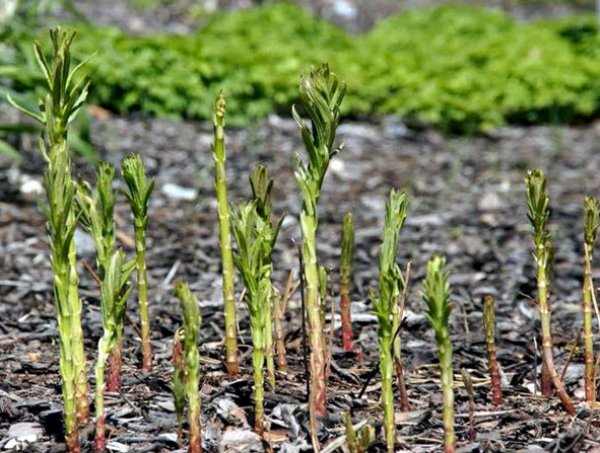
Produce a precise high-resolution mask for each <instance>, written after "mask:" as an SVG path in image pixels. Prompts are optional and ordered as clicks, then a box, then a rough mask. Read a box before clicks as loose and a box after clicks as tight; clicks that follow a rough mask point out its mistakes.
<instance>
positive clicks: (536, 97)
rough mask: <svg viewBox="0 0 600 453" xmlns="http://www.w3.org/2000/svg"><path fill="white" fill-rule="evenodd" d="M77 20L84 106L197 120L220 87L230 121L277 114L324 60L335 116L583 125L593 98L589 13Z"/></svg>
mask: <svg viewBox="0 0 600 453" xmlns="http://www.w3.org/2000/svg"><path fill="white" fill-rule="evenodd" d="M77 28H79V30H80V33H79V35H78V38H77V40H76V41H75V51H76V53H77V54H78V55H80V56H81V57H84V56H86V55H89V54H91V53H93V52H96V51H97V52H98V53H97V55H96V56H95V57H94V58H93V59H92V60H91V61H90V63H89V66H90V71H89V74H90V77H91V79H92V88H91V99H90V100H91V102H95V103H97V104H99V105H101V106H103V107H105V108H107V109H110V110H112V111H116V112H120V113H132V112H141V113H143V114H145V115H156V116H162V117H171V118H188V119H209V118H210V117H211V111H212V110H211V108H212V99H213V98H214V96H215V94H216V93H217V92H218V90H219V89H223V90H224V91H225V92H226V93H227V97H228V111H229V112H230V116H229V118H228V119H229V121H230V122H231V123H234V124H244V123H247V122H249V121H252V120H254V119H258V118H262V117H264V116H266V115H268V114H269V113H271V112H274V111H275V112H285V113H286V114H287V113H288V112H289V109H290V106H291V104H292V103H294V102H297V92H298V90H297V84H298V75H299V74H300V73H302V72H304V71H306V68H307V67H309V66H311V65H316V64H319V63H321V62H322V61H328V62H329V63H330V66H331V67H332V69H333V70H334V71H335V72H337V73H338V74H339V75H340V76H341V77H343V78H344V79H345V80H346V81H347V83H348V95H347V99H346V103H345V105H344V111H343V113H344V114H345V115H347V116H354V117H364V116H372V115H382V114H396V115H401V116H403V117H404V118H406V119H407V121H412V122H415V123H418V124H426V125H433V126H436V127H438V128H440V129H442V130H446V131H451V132H459V133H471V132H478V131H482V130H483V131H485V130H489V129H492V128H494V127H497V126H501V125H503V124H507V123H518V124H539V123H548V122H551V123H561V122H576V121H583V120H588V119H590V118H593V117H596V116H597V115H598V112H599V106H600V59H599V58H598V57H600V37H599V36H598V30H597V26H596V23H595V20H594V18H593V17H592V16H590V17H587V16H576V17H571V18H568V19H562V20H553V21H540V22H529V23H526V22H519V21H516V20H514V19H512V18H510V17H508V16H506V15H504V14H502V13H500V12H492V11H489V10H485V9H479V8H474V7H440V8H419V9H414V10H411V11H409V12H406V13H404V14H401V15H398V16H395V17H391V18H389V19H387V20H385V21H382V22H380V23H379V24H378V25H377V26H376V27H375V28H374V29H372V30H371V31H370V32H369V33H367V34H364V35H350V34H348V33H346V32H344V31H343V30H340V29H338V28H336V27H335V26H333V25H331V24H329V23H327V22H324V21H320V20H318V19H315V18H313V17H312V16H310V14H309V13H308V12H306V11H305V10H304V9H302V8H300V7H297V6H293V5H290V4H285V3H277V4H270V5H266V6H262V7H256V8H251V9H248V10H243V11H237V12H233V13H227V14H226V13H219V14H216V15H214V16H212V17H211V18H210V19H209V20H208V22H207V23H206V25H205V26H203V27H202V28H201V29H199V30H198V31H196V32H194V33H192V34H190V35H186V36H173V35H158V36H143V37H132V36H128V35H126V34H124V33H122V32H120V31H118V30H115V29H110V28H98V27H92V26H90V25H89V24H80V25H78V26H77ZM27 47H29V43H27ZM23 61H24V62H25V63H26V64H30V63H29V62H27V59H24V60H23ZM36 84H37V81H36V80H35V79H30V80H21V81H20V83H19V85H20V88H21V89H27V88H28V87H29V88H32V89H33V88H35V86H36Z"/></svg>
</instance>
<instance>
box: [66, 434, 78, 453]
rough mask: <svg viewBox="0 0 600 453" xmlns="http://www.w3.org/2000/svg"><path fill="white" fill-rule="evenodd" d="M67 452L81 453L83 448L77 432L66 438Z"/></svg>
mask: <svg viewBox="0 0 600 453" xmlns="http://www.w3.org/2000/svg"><path fill="white" fill-rule="evenodd" d="M65 440H66V442H67V451H68V452H69V453H81V446H80V445H79V438H78V437H77V431H75V432H74V433H72V434H71V435H68V436H67V437H66V439H65Z"/></svg>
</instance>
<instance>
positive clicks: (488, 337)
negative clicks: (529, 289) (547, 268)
mask: <svg viewBox="0 0 600 453" xmlns="http://www.w3.org/2000/svg"><path fill="white" fill-rule="evenodd" d="M494 305H495V301H494V296H492V295H491V294H486V295H484V296H483V327H484V330H485V346H486V351H487V359H488V368H489V371H490V378H491V382H492V403H493V404H494V405H495V406H500V405H501V404H502V384H501V379H500V370H499V368H498V360H497V358H496V333H495V330H496V320H495V310H494Z"/></svg>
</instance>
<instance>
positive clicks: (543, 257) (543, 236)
mask: <svg viewBox="0 0 600 453" xmlns="http://www.w3.org/2000/svg"><path fill="white" fill-rule="evenodd" d="M525 184H526V187H527V204H528V218H529V221H530V223H531V225H532V227H533V232H534V234H533V240H534V243H535V247H536V248H535V261H536V267H537V272H536V279H537V291H538V309H539V313H540V323H541V330H542V331H541V336H542V359H543V361H544V365H545V368H546V373H547V376H548V377H549V379H550V381H551V382H552V385H553V386H554V389H555V390H556V393H557V394H558V397H559V398H560V400H561V402H562V404H563V406H564V408H565V410H566V411H567V413H568V414H569V415H571V416H573V415H575V408H574V406H573V403H572V402H571V399H570V398H569V395H567V392H566V391H565V388H564V386H563V383H562V381H561V379H560V377H559V375H558V373H557V372H556V368H555V366H554V357H553V353H552V334H551V328H550V310H549V306H548V291H549V286H550V273H551V268H552V266H551V263H552V259H553V256H554V247H553V244H552V240H551V238H550V233H549V232H548V231H547V223H548V217H549V213H550V211H549V208H548V205H549V201H550V198H549V196H548V194H547V192H546V177H545V176H544V173H543V172H542V171H541V170H530V171H528V172H527V178H525Z"/></svg>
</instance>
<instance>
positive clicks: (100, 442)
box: [94, 414, 106, 453]
mask: <svg viewBox="0 0 600 453" xmlns="http://www.w3.org/2000/svg"><path fill="white" fill-rule="evenodd" d="M94 451H95V452H96V453H102V452H104V451H106V415H105V414H103V415H101V416H100V417H98V418H97V419H96V433H95V435H94Z"/></svg>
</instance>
